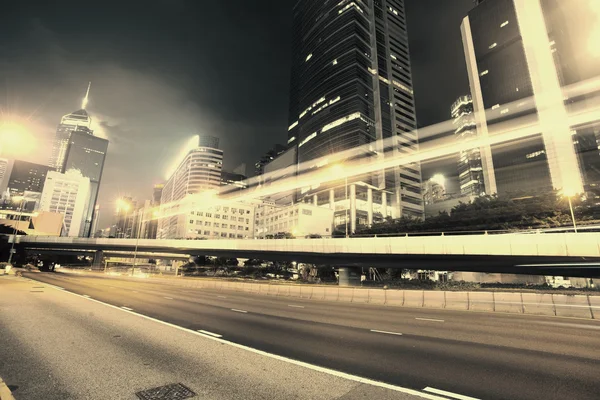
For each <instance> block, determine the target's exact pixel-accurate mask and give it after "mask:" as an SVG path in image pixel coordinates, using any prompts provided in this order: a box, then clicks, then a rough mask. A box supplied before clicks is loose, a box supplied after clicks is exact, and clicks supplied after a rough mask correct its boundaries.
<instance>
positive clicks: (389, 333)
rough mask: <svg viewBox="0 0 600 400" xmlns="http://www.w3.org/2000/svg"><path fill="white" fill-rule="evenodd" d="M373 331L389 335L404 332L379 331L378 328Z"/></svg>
mask: <svg viewBox="0 0 600 400" xmlns="http://www.w3.org/2000/svg"><path fill="white" fill-rule="evenodd" d="M371 332H375V333H386V334H388V335H398V336H402V334H401V333H400V332H388V331H378V330H377V329H371Z"/></svg>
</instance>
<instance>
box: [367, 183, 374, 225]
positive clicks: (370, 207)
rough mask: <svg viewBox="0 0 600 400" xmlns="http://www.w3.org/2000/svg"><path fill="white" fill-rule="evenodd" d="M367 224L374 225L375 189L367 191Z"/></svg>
mask: <svg viewBox="0 0 600 400" xmlns="http://www.w3.org/2000/svg"><path fill="white" fill-rule="evenodd" d="M367 224H368V225H369V227H370V226H371V225H373V189H371V188H368V189H367Z"/></svg>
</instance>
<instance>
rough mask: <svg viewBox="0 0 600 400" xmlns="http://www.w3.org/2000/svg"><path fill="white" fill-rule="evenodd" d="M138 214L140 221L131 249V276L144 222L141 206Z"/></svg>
mask: <svg viewBox="0 0 600 400" xmlns="http://www.w3.org/2000/svg"><path fill="white" fill-rule="evenodd" d="M139 214H140V223H139V225H138V230H137V235H135V250H134V251H133V268H132V269H131V276H133V273H134V271H135V264H136V261H137V251H138V244H139V243H140V234H141V233H142V223H143V222H144V209H143V208H142V209H140V210H139Z"/></svg>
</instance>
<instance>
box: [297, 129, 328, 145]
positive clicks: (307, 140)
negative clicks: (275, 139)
mask: <svg viewBox="0 0 600 400" xmlns="http://www.w3.org/2000/svg"><path fill="white" fill-rule="evenodd" d="M323 130H325V129H323ZM316 136H317V132H313V133H311V134H310V135H308V136H307V137H306V139H304V140H303V141H301V142H300V144H299V145H298V147H302V146H304V145H305V144H306V143H308V142H309V141H311V140H312V139H314V138H315V137H316Z"/></svg>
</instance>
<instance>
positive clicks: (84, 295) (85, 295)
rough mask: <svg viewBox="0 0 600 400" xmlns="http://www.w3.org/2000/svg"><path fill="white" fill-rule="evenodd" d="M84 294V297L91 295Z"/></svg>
mask: <svg viewBox="0 0 600 400" xmlns="http://www.w3.org/2000/svg"><path fill="white" fill-rule="evenodd" d="M82 296H83V297H90V296H89V295H87V294H82Z"/></svg>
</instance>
